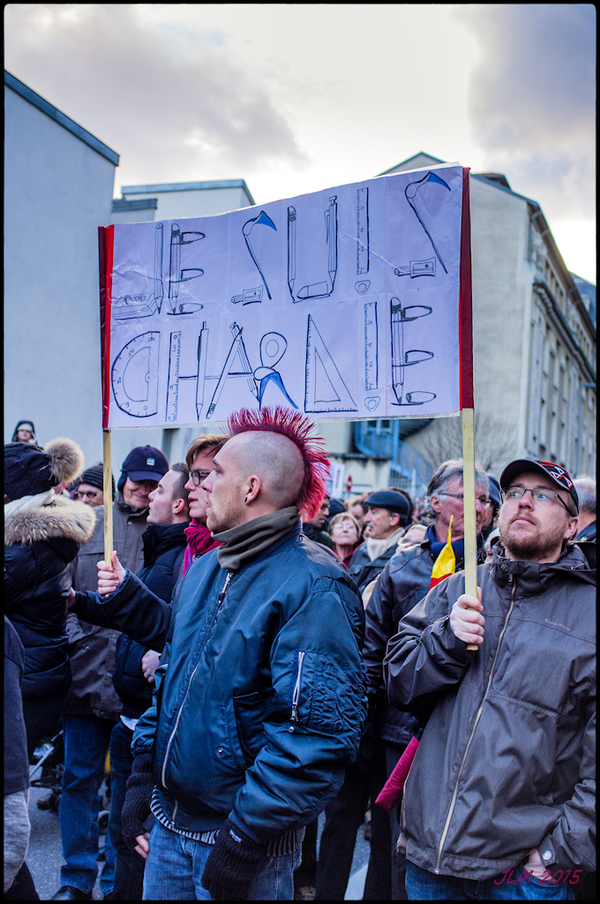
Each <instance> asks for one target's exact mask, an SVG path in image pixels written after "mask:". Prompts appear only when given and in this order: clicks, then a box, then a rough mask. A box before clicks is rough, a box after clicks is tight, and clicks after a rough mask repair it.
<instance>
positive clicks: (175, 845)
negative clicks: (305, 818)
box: [143, 822, 302, 901]
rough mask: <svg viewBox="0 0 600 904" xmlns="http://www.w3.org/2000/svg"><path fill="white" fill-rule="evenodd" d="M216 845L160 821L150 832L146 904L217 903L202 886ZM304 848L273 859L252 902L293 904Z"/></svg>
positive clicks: (254, 890)
mask: <svg viewBox="0 0 600 904" xmlns="http://www.w3.org/2000/svg"><path fill="white" fill-rule="evenodd" d="M211 850H212V845H210V844H204V843H203V842H202V841H192V840H191V839H190V838H185V837H184V836H183V835H178V834H177V833H176V832H171V831H170V830H169V829H166V828H165V827H164V826H163V825H161V824H160V823H159V822H157V823H155V825H154V827H153V829H152V832H151V833H150V853H149V854H148V859H147V860H146V870H145V872H144V896H143V900H144V901H213V900H214V898H212V897H211V896H210V894H209V893H208V892H207V891H206V889H205V888H204V886H203V885H202V873H203V872H204V867H205V865H206V861H207V860H208V855H209V854H210V852H211ZM301 857H302V845H301V844H300V845H298V848H297V849H296V851H294V853H293V854H285V855H284V856H282V857H270V858H269V860H268V862H267V863H266V864H265V865H264V866H262V867H261V868H260V869H259V870H258V872H257V873H256V875H255V877H254V879H253V880H252V884H251V886H250V891H249V893H248V899H247V900H248V901H293V900H294V870H295V869H297V868H298V866H300V860H301Z"/></svg>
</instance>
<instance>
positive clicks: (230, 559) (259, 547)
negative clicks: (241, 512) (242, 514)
mask: <svg viewBox="0 0 600 904" xmlns="http://www.w3.org/2000/svg"><path fill="white" fill-rule="evenodd" d="M299 518H300V512H299V511H298V509H297V508H296V506H295V505H292V506H290V507H289V508H284V509H280V510H279V511H278V512H273V513H272V514H271V515H261V516H260V517H259V518H253V519H252V521H246V522H245V523H244V524H239V525H238V526H237V527H230V528H229V530H223V531H221V532H220V533H218V534H213V537H214V538H215V540H218V541H219V542H220V543H222V544H223V546H219V548H218V550H217V556H218V558H219V565H220V566H221V568H226V569H228V570H229V571H239V570H240V568H243V566H244V565H247V564H248V562H251V561H252V559H255V558H256V557H257V556H259V555H260V553H262V552H264V551H265V550H266V549H268V548H269V546H272V545H273V543H276V542H277V540H280V539H281V538H282V537H283V536H285V534H287V533H289V531H291V529H292V528H293V526H294V525H295V524H296V522H297V521H298V519H299Z"/></svg>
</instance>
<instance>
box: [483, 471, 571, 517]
mask: <svg viewBox="0 0 600 904" xmlns="http://www.w3.org/2000/svg"><path fill="white" fill-rule="evenodd" d="M527 471H530V472H531V471H539V473H540V474H545V475H546V477H549V478H550V480H551V481H552V483H553V484H554V485H555V486H557V487H558V488H559V489H560V490H566V491H567V493H568V494H569V496H570V497H571V499H572V500H573V502H574V503H575V513H576V514H579V496H578V495H577V490H576V489H575V485H574V483H573V481H572V480H571V477H570V476H569V472H568V471H567V469H566V468H563V467H561V466H560V465H557V464H555V463H554V462H553V461H529V460H528V459H527V458H518V459H517V460H516V461H511V462H510V464H508V465H507V466H506V467H505V468H504V470H503V472H502V474H501V475H500V486H501V487H502V489H503V490H504V492H506V490H507V489H508V488H509V486H510V485H511V483H512V482H513V480H514V479H515V477H518V476H519V474H525V473H526V472H527Z"/></svg>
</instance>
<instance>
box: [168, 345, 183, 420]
mask: <svg viewBox="0 0 600 904" xmlns="http://www.w3.org/2000/svg"><path fill="white" fill-rule="evenodd" d="M180 363H181V330H179V331H178V332H176V333H171V345H170V347H169V378H168V382H167V414H166V418H165V419H166V420H167V421H169V422H173V421H176V420H177V408H178V404H179V365H180Z"/></svg>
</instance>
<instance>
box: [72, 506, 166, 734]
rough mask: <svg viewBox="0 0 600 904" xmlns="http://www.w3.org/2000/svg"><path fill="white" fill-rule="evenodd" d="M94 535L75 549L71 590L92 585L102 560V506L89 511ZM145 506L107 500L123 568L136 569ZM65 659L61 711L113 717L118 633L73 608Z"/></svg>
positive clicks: (140, 553) (116, 700)
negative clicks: (67, 680)
mask: <svg viewBox="0 0 600 904" xmlns="http://www.w3.org/2000/svg"><path fill="white" fill-rule="evenodd" d="M94 511H95V512H96V515H97V517H96V527H95V529H94V533H93V534H92V536H91V537H90V539H89V540H88V542H87V543H86V544H85V546H82V547H81V549H80V550H79V553H78V555H77V558H76V559H75V561H74V563H73V587H74V588H75V590H89V591H93V592H94V593H95V592H96V590H97V589H98V569H97V568H96V563H97V562H100V561H101V560H102V559H103V558H104V506H98V508H96V509H94ZM147 516H148V508H147V507H146V508H143V509H134V508H132V507H131V506H129V505H127V503H126V502H124V500H123V496H122V494H121V493H118V494H117V498H116V499H115V501H114V502H113V546H114V548H115V549H116V551H117V555H118V556H119V561H120V562H121V564H122V565H123V567H124V568H127V569H129V570H130V571H132V572H134V573H136V572H138V571H139V570H140V568H141V567H142V563H143V548H142V534H143V533H144V531H145V530H146V527H147V525H146V518H147ZM67 630H68V633H69V657H70V661H71V672H72V675H73V683H72V684H71V687H70V689H69V694H68V696H67V700H66V703H65V713H67V714H69V715H78V716H97V717H99V718H101V719H114V720H115V721H116V720H117V719H118V718H119V714H120V713H121V710H122V708H123V703H122V701H121V699H120V697H119V695H118V694H117V692H116V690H115V687H114V684H113V674H114V671H115V651H116V647H117V640H118V639H119V635H120V633H121V632H120V631H116V630H114V629H113V628H103V627H100V626H99V625H91V624H90V623H89V622H86V621H83V619H80V618H78V617H77V616H76V615H75V614H74V613H73V612H71V613H70V614H69V618H68V620H67Z"/></svg>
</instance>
